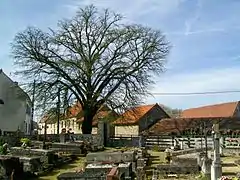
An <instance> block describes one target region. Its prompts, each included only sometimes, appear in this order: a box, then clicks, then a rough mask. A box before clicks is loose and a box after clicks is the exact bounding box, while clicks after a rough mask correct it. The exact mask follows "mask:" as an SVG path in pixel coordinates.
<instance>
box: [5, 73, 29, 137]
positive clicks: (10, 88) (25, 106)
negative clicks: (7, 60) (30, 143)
mask: <svg viewBox="0 0 240 180" xmlns="http://www.w3.org/2000/svg"><path fill="white" fill-rule="evenodd" d="M0 99H1V104H0V129H1V133H8V132H16V131H17V130H20V131H21V132H24V133H25V134H30V133H31V122H32V106H31V105H32V102H31V99H30V97H29V96H28V94H27V93H26V92H24V91H23V90H22V89H21V88H20V87H19V86H18V83H17V82H14V81H12V80H11V79H10V78H9V77H8V76H7V75H6V74H5V73H4V72H3V70H2V69H0Z"/></svg>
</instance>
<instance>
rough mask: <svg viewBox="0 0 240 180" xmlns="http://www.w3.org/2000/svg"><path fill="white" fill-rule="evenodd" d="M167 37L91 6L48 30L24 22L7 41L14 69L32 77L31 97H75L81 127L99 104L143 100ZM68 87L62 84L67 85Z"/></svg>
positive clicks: (87, 126)
mask: <svg viewBox="0 0 240 180" xmlns="http://www.w3.org/2000/svg"><path fill="white" fill-rule="evenodd" d="M168 53H169V43H168V42H167V41H166V40H165V37H164V36H163V35H162V34H161V33H160V31H157V30H153V29H151V28H148V27H143V26H141V25H125V24H123V22H122V16H121V15H119V14H116V13H114V12H111V11H110V10H103V11H99V10H98V9H96V8H95V7H94V6H92V5H91V6H87V7H86V8H83V9H80V10H79V11H78V12H77V15H76V16H75V17H74V18H72V19H70V20H63V21H60V22H59V24H58V29H57V30H50V31H49V32H48V33H45V32H43V31H42V30H40V29H38V28H33V27H29V28H27V29H26V30H25V31H23V32H20V33H18V34H17V35H16V37H15V39H14V41H13V43H12V55H13V57H14V59H15V64H16V65H17V66H18V67H20V68H19V70H17V72H16V73H17V74H20V75H22V77H23V78H25V79H27V80H29V79H36V81H37V82H38V83H37V86H36V93H37V95H36V100H37V103H38V104H40V105H41V104H42V103H43V101H45V102H47V104H50V105H52V104H54V103H55V100H56V94H57V90H58V88H61V89H64V92H63V94H61V98H62V99H64V102H65V103H66V99H67V98H66V97H68V98H75V99H77V100H78V101H79V103H80V104H81V106H82V109H83V111H84V115H83V116H84V121H83V124H82V132H83V133H84V134H89V133H91V131H92V119H93V117H94V115H95V114H96V112H97V111H98V109H99V108H100V107H101V106H102V105H103V104H108V105H109V106H111V107H113V108H117V107H118V108H119V107H122V106H123V105H124V106H128V107H129V106H133V105H137V104H139V103H141V102H142V99H143V97H145V96H146V95H148V94H149V88H150V86H151V85H152V83H154V81H153V76H154V75H159V74H160V73H161V72H163V71H164V64H165V62H166V56H167V55H168ZM66 89H67V90H66Z"/></svg>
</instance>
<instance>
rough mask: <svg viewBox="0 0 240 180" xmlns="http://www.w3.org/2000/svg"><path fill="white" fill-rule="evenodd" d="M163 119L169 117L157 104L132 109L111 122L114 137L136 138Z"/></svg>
mask: <svg viewBox="0 0 240 180" xmlns="http://www.w3.org/2000/svg"><path fill="white" fill-rule="evenodd" d="M163 118H170V116H169V115H168V114H167V113H166V112H165V111H164V110H163V108H162V107H160V106H159V105H158V104H151V105H142V106H137V107H133V108H131V109H129V110H127V111H125V112H124V113H123V114H122V115H121V116H120V117H119V118H118V119H117V120H116V121H114V122H113V125H114V126H115V136H138V135H140V134H141V133H142V132H143V131H145V130H147V129H149V128H150V127H151V126H153V125H154V124H155V123H157V122H158V121H159V120H161V119H163Z"/></svg>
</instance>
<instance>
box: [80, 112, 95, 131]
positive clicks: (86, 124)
mask: <svg viewBox="0 0 240 180" xmlns="http://www.w3.org/2000/svg"><path fill="white" fill-rule="evenodd" d="M92 109H93V108H86V107H85V108H84V119H83V123H82V133H83V134H92V122H93V117H94V116H95V114H96V113H95V112H94V111H93V110H92Z"/></svg>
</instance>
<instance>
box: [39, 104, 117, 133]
mask: <svg viewBox="0 0 240 180" xmlns="http://www.w3.org/2000/svg"><path fill="white" fill-rule="evenodd" d="M116 117H117V114H116V113H115V112H114V111H113V110H111V109H109V108H108V107H107V106H103V107H102V108H100V109H99V111H98V112H97V114H96V115H95V116H94V118H93V122H92V127H93V129H92V134H96V133H97V129H98V122H99V121H100V120H103V121H105V122H106V123H105V124H106V125H107V126H109V127H108V133H110V134H113V133H114V132H113V129H111V128H110V123H109V122H111V121H112V119H114V120H115V118H116ZM82 122H83V110H82V107H81V105H80V103H78V102H77V103H75V104H74V105H73V106H71V107H70V108H69V109H68V111H67V114H66V115H63V114H61V115H60V123H59V133H61V132H62V131H63V130H66V131H68V130H70V132H73V133H74V134H81V133H82ZM45 124H46V125H47V129H46V133H47V134H57V118H56V113H53V114H50V113H47V114H46V115H45V116H44V117H43V118H42V119H41V120H40V121H39V123H38V127H39V131H38V133H39V134H44V126H45Z"/></svg>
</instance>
